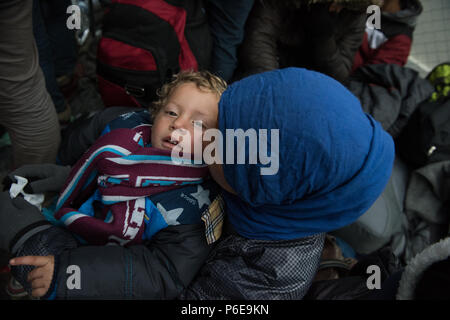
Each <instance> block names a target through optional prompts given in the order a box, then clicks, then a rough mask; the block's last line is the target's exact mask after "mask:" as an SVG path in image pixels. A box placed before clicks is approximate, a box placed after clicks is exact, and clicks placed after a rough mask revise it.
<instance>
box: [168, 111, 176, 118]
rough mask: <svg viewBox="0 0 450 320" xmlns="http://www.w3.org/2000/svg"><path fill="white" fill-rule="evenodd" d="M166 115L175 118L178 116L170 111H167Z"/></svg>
mask: <svg viewBox="0 0 450 320" xmlns="http://www.w3.org/2000/svg"><path fill="white" fill-rule="evenodd" d="M165 113H166V114H168V115H169V116H173V117H176V116H177V114H176V113H175V112H173V111H170V110H167V111H165Z"/></svg>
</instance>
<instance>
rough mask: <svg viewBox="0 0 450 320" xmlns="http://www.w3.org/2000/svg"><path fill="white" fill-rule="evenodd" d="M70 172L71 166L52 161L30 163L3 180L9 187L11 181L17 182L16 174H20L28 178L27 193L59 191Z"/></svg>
mask: <svg viewBox="0 0 450 320" xmlns="http://www.w3.org/2000/svg"><path fill="white" fill-rule="evenodd" d="M69 173H70V167H65V166H59V165H56V164H50V163H46V164H29V165H24V166H22V167H20V168H18V169H16V170H14V171H12V172H10V173H9V174H8V176H6V178H5V179H4V180H3V185H4V186H5V188H8V189H9V187H10V186H11V183H13V182H16V179H15V178H14V176H20V177H24V178H27V179H28V181H29V182H28V184H27V185H26V186H25V188H24V191H25V192H26V193H31V194H32V193H44V192H49V191H55V192H59V191H60V190H61V189H62V187H63V186H64V183H65V182H66V180H67V177H68V176H69Z"/></svg>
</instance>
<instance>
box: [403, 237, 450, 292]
mask: <svg viewBox="0 0 450 320" xmlns="http://www.w3.org/2000/svg"><path fill="white" fill-rule="evenodd" d="M448 257H450V237H448V238H445V239H443V240H441V241H439V242H437V243H435V244H433V245H431V246H429V247H427V248H426V249H424V250H423V251H422V252H420V253H419V254H417V255H416V256H415V257H414V258H413V259H412V260H411V261H410V262H409V263H408V265H407V266H406V268H405V271H404V272H403V274H402V278H401V280H400V284H399V288H398V291H397V297H396V298H397V300H413V299H414V291H415V289H416V285H417V283H418V282H419V280H420V278H421V276H422V275H423V273H424V272H425V270H427V269H428V268H429V267H430V266H431V265H432V264H434V263H436V262H439V261H443V260H445V259H447V258H448Z"/></svg>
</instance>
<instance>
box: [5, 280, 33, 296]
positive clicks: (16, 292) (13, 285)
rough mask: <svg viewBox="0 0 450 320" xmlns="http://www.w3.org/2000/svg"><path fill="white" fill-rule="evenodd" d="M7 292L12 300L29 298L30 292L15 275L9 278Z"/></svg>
mask: <svg viewBox="0 0 450 320" xmlns="http://www.w3.org/2000/svg"><path fill="white" fill-rule="evenodd" d="M6 293H7V294H8V295H9V296H10V297H11V299H12V300H24V299H28V298H29V296H28V292H26V291H25V289H24V288H23V287H22V285H21V284H20V283H19V282H17V280H16V279H14V278H13V277H11V278H10V279H9V282H8V285H7V286H6Z"/></svg>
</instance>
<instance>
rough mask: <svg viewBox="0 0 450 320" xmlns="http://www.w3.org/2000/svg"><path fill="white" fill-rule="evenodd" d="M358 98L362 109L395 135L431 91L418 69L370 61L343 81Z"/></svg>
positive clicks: (429, 85)
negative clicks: (369, 63)
mask: <svg viewBox="0 0 450 320" xmlns="http://www.w3.org/2000/svg"><path fill="white" fill-rule="evenodd" d="M346 86H347V88H348V89H349V90H350V91H351V92H352V93H353V94H354V95H355V96H357V97H358V98H359V100H360V101H361V106H362V108H363V110H364V112H367V113H369V114H370V115H371V116H373V117H374V118H375V120H377V121H379V122H380V123H381V125H382V126H383V129H385V130H386V131H387V132H388V133H389V134H391V136H392V137H394V138H396V137H398V136H399V134H400V133H401V132H402V130H403V129H404V128H405V126H406V124H407V122H408V120H409V119H410V117H411V115H412V114H413V112H414V111H415V110H416V109H417V108H418V107H419V105H420V104H421V103H422V102H423V101H425V100H426V99H428V98H429V97H430V95H431V94H432V93H433V91H434V87H433V86H432V85H431V83H430V82H429V81H428V80H426V79H422V78H421V77H420V76H419V74H418V72H417V71H414V70H412V69H410V68H406V67H401V66H399V65H396V64H373V65H367V66H364V67H362V68H359V69H358V70H357V71H356V72H355V73H354V74H352V76H351V77H349V79H348V81H347V82H346Z"/></svg>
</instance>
